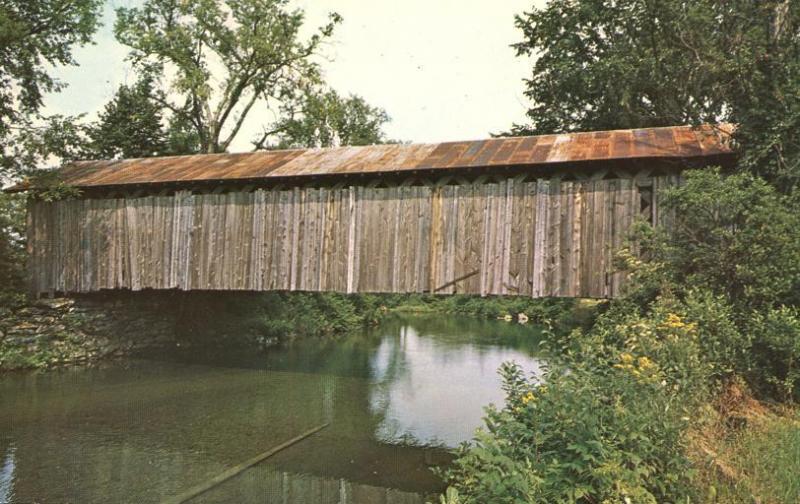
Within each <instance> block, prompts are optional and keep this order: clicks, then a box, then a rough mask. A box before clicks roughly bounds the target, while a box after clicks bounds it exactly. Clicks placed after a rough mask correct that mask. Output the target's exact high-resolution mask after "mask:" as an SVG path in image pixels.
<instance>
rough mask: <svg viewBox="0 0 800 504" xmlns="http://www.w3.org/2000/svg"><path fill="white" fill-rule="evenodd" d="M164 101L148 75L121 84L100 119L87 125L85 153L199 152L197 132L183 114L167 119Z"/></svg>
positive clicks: (118, 155)
mask: <svg viewBox="0 0 800 504" xmlns="http://www.w3.org/2000/svg"><path fill="white" fill-rule="evenodd" d="M161 101H162V98H161V97H160V96H159V95H158V91H157V90H156V89H155V88H154V87H153V79H152V78H151V77H150V76H148V75H145V76H143V77H141V78H140V79H139V80H138V81H137V82H136V83H135V84H133V85H130V86H129V85H121V86H120V87H119V88H118V89H117V92H116V93H115V94H114V97H113V98H112V99H111V100H110V101H109V102H108V103H107V104H106V105H105V108H104V109H103V111H102V112H101V113H100V115H99V117H98V120H97V121H96V122H95V123H94V124H91V125H89V126H88V127H87V128H86V130H87V135H88V137H89V140H88V141H87V145H86V148H85V157H87V158H93V159H113V158H136V157H151V156H165V155H180V154H194V153H196V152H197V150H198V149H199V145H198V142H197V137H196V135H193V134H192V132H191V131H190V130H188V128H187V126H186V125H184V124H183V123H182V122H181V120H180V118H175V117H172V118H169V119H165V117H164V112H165V110H164V108H163V107H162V106H161ZM166 112H168V111H166ZM165 123H166V124H167V126H166V128H165V126H164V124H165ZM187 130H188V131H187Z"/></svg>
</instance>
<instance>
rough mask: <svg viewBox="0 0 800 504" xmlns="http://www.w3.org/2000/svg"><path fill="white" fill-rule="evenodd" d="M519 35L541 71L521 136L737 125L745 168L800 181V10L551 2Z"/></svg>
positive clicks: (793, 5) (633, 0)
mask: <svg viewBox="0 0 800 504" xmlns="http://www.w3.org/2000/svg"><path fill="white" fill-rule="evenodd" d="M516 23H517V26H518V27H519V28H520V29H521V30H522V34H523V38H522V41H520V42H519V43H518V44H515V48H516V50H517V52H518V54H519V55H521V56H532V57H535V58H536V61H535V63H534V65H533V69H532V72H531V76H530V78H529V79H527V80H526V82H525V84H526V95H527V96H528V98H530V100H531V102H532V106H531V108H530V110H529V111H528V118H529V122H528V123H527V124H522V125H519V124H517V125H514V127H513V128H512V132H513V133H517V134H524V133H553V132H566V131H575V130H583V131H586V130H599V129H614V128H631V127H645V126H663V125H674V124H683V123H694V122H715V121H729V122H733V123H736V124H737V125H738V126H739V129H738V133H737V139H738V140H739V142H740V144H741V147H742V152H743V159H742V162H743V165H744V166H747V167H748V168H750V169H752V170H753V171H755V172H757V173H759V174H762V175H765V176H768V177H770V178H771V179H773V180H774V181H776V182H778V183H779V184H783V185H786V186H794V185H796V183H797V181H798V180H800V142H798V137H797V135H796V131H797V130H798V127H800V96H798V94H797V92H796V90H797V89H798V86H800V2H792V1H790V0H696V1H692V2H686V1H683V0H552V1H551V2H549V3H548V4H547V5H546V6H545V7H542V8H533V9H532V10H531V11H530V12H526V13H524V14H522V15H519V16H518V17H517V20H516Z"/></svg>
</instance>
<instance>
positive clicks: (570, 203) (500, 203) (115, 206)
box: [29, 176, 679, 297]
mask: <svg viewBox="0 0 800 504" xmlns="http://www.w3.org/2000/svg"><path fill="white" fill-rule="evenodd" d="M652 180H653V191H654V194H657V191H658V190H659V189H662V188H664V187H667V186H669V185H674V184H676V183H678V180H679V179H678V177H677V176H663V177H654V178H653V179H652ZM655 199H656V201H655V202H654V207H653V215H654V218H655V220H656V222H657V223H659V224H662V225H669V221H670V218H669V215H667V214H666V213H664V212H662V211H661V209H660V207H659V206H658V202H657V198H655ZM638 212H639V188H638V186H637V183H636V182H635V181H634V180H633V179H610V180H591V179H587V180H578V181H561V180H559V179H539V180H534V181H527V180H524V179H522V178H516V179H506V180H502V181H499V182H491V183H485V182H484V183H471V184H463V185H435V186H430V185H426V186H409V185H401V186H397V187H362V186H354V187H334V188H326V187H323V188H292V189H282V190H256V191H254V192H231V193H227V194H194V195H192V194H190V193H188V192H178V193H176V194H175V195H173V196H147V197H139V198H119V199H86V200H69V201H60V202H55V203H45V202H33V203H31V205H30V212H29V247H30V251H31V273H32V288H33V290H34V291H35V292H37V293H42V292H48V291H51V290H53V291H61V292H88V291H94V290H100V289H118V288H126V289H133V290H140V289H145V288H156V289H172V288H178V289H184V290H188V289H213V290H217V289H219V290H255V291H260V290H304V291H337V292H425V291H432V292H439V293H453V292H460V293H475V294H484V295H485V294H507V295H523V296H533V297H543V296H580V297H613V296H615V295H617V294H618V293H619V290H620V288H621V286H622V283H623V281H624V278H623V277H622V275H621V274H619V273H614V272H613V271H612V256H613V252H614V250H616V249H618V248H619V247H620V246H622V244H623V241H624V239H625V236H626V234H627V231H628V228H629V226H630V224H631V223H632V222H633V219H634V217H635V216H636V215H637V214H638ZM456 280H458V281H456Z"/></svg>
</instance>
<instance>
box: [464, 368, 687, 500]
mask: <svg viewBox="0 0 800 504" xmlns="http://www.w3.org/2000/svg"><path fill="white" fill-rule="evenodd" d="M502 374H503V375H504V381H505V386H506V390H507V393H508V397H507V400H506V405H505V407H504V408H503V409H502V410H497V409H495V408H494V407H490V408H488V409H487V417H486V430H485V431H479V433H478V434H477V436H476V439H475V441H474V444H473V445H472V446H470V447H465V448H462V452H461V453H460V456H459V458H458V459H457V461H456V463H455V466H454V468H453V469H452V470H451V471H450V474H449V475H450V477H451V478H452V480H453V481H454V482H455V488H457V489H458V491H459V495H460V499H461V502H463V503H470V502H475V503H482V502H498V503H503V502H508V503H523V502H524V503H539V502H540V503H572V502H586V503H590V502H631V503H657V502H675V501H677V500H679V499H681V498H686V497H689V496H691V495H692V491H691V485H690V475H691V472H690V470H689V465H688V461H687V460H686V458H685V457H684V455H683V451H682V449H683V446H684V441H683V439H682V428H683V426H684V425H685V424H686V419H685V418H686V414H687V412H686V407H685V405H684V404H683V403H682V402H681V400H680V395H678V394H675V393H664V392H663V391H662V389H663V388H664V385H661V383H659V382H658V381H652V380H650V379H642V378H640V377H637V376H635V375H634V374H633V373H631V372H630V371H629V370H627V369H616V368H613V367H610V368H609V370H608V371H607V372H604V373H598V372H596V370H585V369H584V368H574V369H571V370H570V371H569V372H567V371H564V370H562V369H552V370H550V371H549V372H548V373H547V374H546V375H545V376H544V381H545V383H546V385H538V384H537V383H536V382H532V381H529V380H525V379H523V377H522V376H521V371H520V370H519V369H518V368H516V367H514V366H512V365H509V366H506V367H505V368H504V369H503V370H502Z"/></svg>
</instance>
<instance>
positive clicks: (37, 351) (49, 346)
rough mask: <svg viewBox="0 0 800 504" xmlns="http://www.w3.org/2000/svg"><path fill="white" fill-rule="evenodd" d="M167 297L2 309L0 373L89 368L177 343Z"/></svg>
mask: <svg viewBox="0 0 800 504" xmlns="http://www.w3.org/2000/svg"><path fill="white" fill-rule="evenodd" d="M169 301H170V299H169V296H165V295H152V293H150V295H149V296H148V295H141V296H137V295H130V294H128V295H125V296H122V295H107V294H99V295H92V296H81V297H78V298H75V299H71V298H70V299H68V298H56V299H42V300H39V301H36V302H32V303H30V304H29V305H27V306H23V307H17V308H2V307H0V371H7V370H13V369H25V368H47V367H54V366H63V365H70V364H88V363H92V362H96V361H99V360H103V359H107V358H111V357H120V356H124V355H129V354H131V353H134V352H137V351H141V350H144V349H148V348H154V347H163V346H166V345H172V344H174V342H175V333H176V331H175V329H176V320H177V316H176V315H175V310H170V307H171V306H173V304H172V303H170V302H169Z"/></svg>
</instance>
